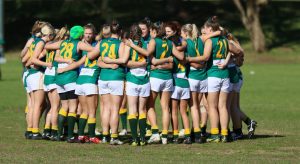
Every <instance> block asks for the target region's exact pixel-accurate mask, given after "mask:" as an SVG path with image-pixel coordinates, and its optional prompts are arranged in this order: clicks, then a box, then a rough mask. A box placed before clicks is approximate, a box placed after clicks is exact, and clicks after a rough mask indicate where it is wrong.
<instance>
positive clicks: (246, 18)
mask: <svg viewBox="0 0 300 164" xmlns="http://www.w3.org/2000/svg"><path fill="white" fill-rule="evenodd" d="M233 2H234V4H235V5H236V7H237V8H238V10H239V11H240V14H241V19H242V22H243V25H244V26H245V28H246V29H247V31H248V32H249V35H250V39H251V42H252V46H253V48H254V50H255V51H257V52H264V51H265V50H266V40H265V35H264V33H263V30H262V27H261V24H260V15H259V10H260V5H265V4H266V1H264V0H247V3H246V9H245V8H244V7H243V5H242V3H241V1H240V0H233Z"/></svg>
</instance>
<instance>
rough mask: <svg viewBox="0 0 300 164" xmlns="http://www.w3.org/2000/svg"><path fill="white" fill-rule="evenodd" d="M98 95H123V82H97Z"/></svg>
mask: <svg viewBox="0 0 300 164" xmlns="http://www.w3.org/2000/svg"><path fill="white" fill-rule="evenodd" d="M98 87H99V94H100V95H105V94H112V95H117V96H122V95H123V93H124V81H102V80H98Z"/></svg>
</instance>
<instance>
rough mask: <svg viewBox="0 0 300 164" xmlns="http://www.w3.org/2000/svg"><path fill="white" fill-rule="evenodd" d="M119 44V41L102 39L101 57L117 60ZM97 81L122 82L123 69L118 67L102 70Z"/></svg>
mask: <svg viewBox="0 0 300 164" xmlns="http://www.w3.org/2000/svg"><path fill="white" fill-rule="evenodd" d="M120 44H121V41H120V40H119V39H116V38H107V39H103V40H102V41H101V43H100V53H101V54H100V55H101V57H102V58H104V57H109V58H111V59H118V58H119V47H120ZM99 79H100V80H103V81H123V80H124V79H125V72H124V67H123V66H119V68H117V69H111V68H102V69H101V72H100V78H99Z"/></svg>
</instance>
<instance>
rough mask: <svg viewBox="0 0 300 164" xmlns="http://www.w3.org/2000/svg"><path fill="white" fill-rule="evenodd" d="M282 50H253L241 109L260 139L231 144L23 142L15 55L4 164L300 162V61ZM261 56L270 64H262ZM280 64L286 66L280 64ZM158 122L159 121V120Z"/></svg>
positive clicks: (1, 88) (5, 106) (6, 84)
mask: <svg viewBox="0 0 300 164" xmlns="http://www.w3.org/2000/svg"><path fill="white" fill-rule="evenodd" d="M249 49H250V48H249ZM293 51H294V50H293ZM293 51H292V52H293ZM271 52H272V51H271ZM284 52H285V49H278V50H277V51H276V54H275V55H272V54H270V53H269V54H263V55H254V54H252V52H249V53H248V54H251V55H249V56H248V57H246V63H247V64H245V66H243V68H242V70H243V73H244V79H245V82H244V86H243V89H242V93H241V95H242V96H241V106H242V109H243V110H244V111H245V112H246V113H247V115H249V116H250V117H251V118H254V119H255V120H257V121H258V123H259V127H258V129H257V131H256V134H257V139H254V140H241V141H237V142H233V143H228V144H221V143H220V144H202V145H197V144H193V145H183V144H181V145H172V144H169V145H166V146H165V145H148V146H145V147H131V146H129V145H123V146H110V145H102V144H100V145H93V144H82V145H80V144H67V143H58V142H49V141H48V142H47V141H32V140H25V139H24V137H23V134H24V130H25V118H24V105H25V103H26V102H25V100H26V97H25V91H24V89H23V87H22V83H21V71H22V67H21V64H20V62H19V61H18V59H17V57H16V55H14V54H12V53H10V54H8V55H7V59H8V62H7V63H6V64H5V65H1V69H2V78H3V80H2V81H0V129H1V133H0V163H28V162H33V163H40V162H42V163H53V162H59V163H63V162H67V163H71V162H74V163H79V162H81V161H85V162H89V163H100V162H105V163H109V162H119V163H121V162H122V163H141V162H143V163H154V162H157V163H174V162H175V163H200V162H201V163H204V162H213V163H229V162H234V163H239V162H243V163H250V162H254V163H274V162H276V163H296V162H297V161H299V160H300V157H299V154H300V140H299V137H300V134H299V129H300V125H299V121H298V120H299V116H300V108H299V97H300V93H299V84H300V78H299V77H300V72H299V70H300V65H299V64H297V63H299V61H300V60H299V55H298V54H297V53H290V54H288V53H284ZM297 52H299V51H297ZM279 54H285V56H280V55H279ZM257 58H260V59H261V58H263V59H268V61H265V62H263V61H260V60H259V62H258V60H257ZM286 58H289V60H285V59H286ZM292 59H293V60H292ZM269 60H270V61H269ZM280 61H285V62H283V63H284V64H279V63H280ZM289 61H290V62H289ZM256 62H257V63H258V64H255V63H256ZM288 63H291V64H288ZM250 72H252V73H250ZM253 72H254V74H253ZM158 111H159V109H158ZM158 114H159V115H160V112H159V113H158ZM158 120H159V122H161V121H160V116H159V117H158ZM244 132H246V127H244Z"/></svg>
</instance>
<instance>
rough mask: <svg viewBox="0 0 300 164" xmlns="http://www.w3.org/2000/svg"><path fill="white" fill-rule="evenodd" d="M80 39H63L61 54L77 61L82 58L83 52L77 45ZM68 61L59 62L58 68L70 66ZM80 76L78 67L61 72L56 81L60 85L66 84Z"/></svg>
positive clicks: (65, 57)
mask: <svg viewBox="0 0 300 164" xmlns="http://www.w3.org/2000/svg"><path fill="white" fill-rule="evenodd" d="M78 42H79V40H74V39H68V40H64V41H62V43H61V44H60V56H61V57H62V58H64V59H72V60H74V61H75V62H76V61H78V60H79V59H80V58H81V54H80V53H78V52H77V45H78ZM68 66H69V64H68V63H59V64H58V68H65V67H68ZM77 77H78V68H76V69H73V70H70V71H67V72H64V73H60V74H58V75H57V78H56V83H57V84H58V85H66V84H69V83H74V82H76V80H77Z"/></svg>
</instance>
